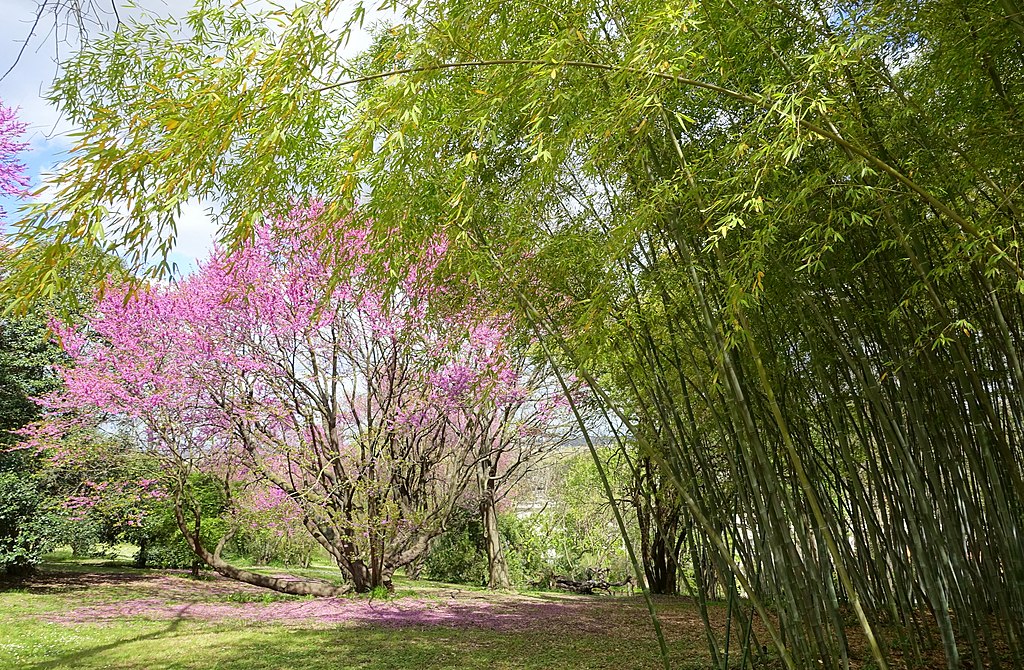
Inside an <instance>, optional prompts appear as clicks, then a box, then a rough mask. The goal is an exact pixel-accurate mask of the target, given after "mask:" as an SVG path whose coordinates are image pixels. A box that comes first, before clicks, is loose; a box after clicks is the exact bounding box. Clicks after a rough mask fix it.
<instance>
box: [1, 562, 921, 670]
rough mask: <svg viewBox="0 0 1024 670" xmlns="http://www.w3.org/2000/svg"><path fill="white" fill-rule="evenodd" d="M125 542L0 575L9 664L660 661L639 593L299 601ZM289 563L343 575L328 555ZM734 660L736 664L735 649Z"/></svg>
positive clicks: (213, 666)
mask: <svg viewBox="0 0 1024 670" xmlns="http://www.w3.org/2000/svg"><path fill="white" fill-rule="evenodd" d="M130 549H131V548H130V547H129V548H126V549H124V551H122V552H120V553H119V554H118V555H117V556H115V557H114V560H111V558H109V557H108V558H102V559H91V560H85V561H79V560H77V559H72V558H71V557H70V553H65V554H58V555H53V556H50V557H49V562H48V563H46V564H44V565H43V566H42V570H41V572H40V574H39V575H37V576H36V577H33V578H31V579H29V580H26V581H23V582H18V583H6V584H5V583H2V582H0V670H45V669H53V670H57V669H69V670H70V669H75V670H98V669H100V668H104V669H119V670H163V669H171V668H174V669H182V670H184V669H195V670H200V669H202V670H278V669H280V670H284V669H286V668H287V669H291V668H296V669H302V670H321V669H323V670H326V669H328V668H330V669H331V670H338V669H347V668H360V669H365V670H385V669H391V668H393V669H397V668H403V669H405V668H431V669H435V668H436V669H444V668H470V669H472V668H481V669H482V668H487V669H488V670H503V669H512V668H533V669H539V668H559V669H561V668H569V669H575V668H580V669H589V668H593V669H597V668H607V669H609V670H611V669H614V670H627V669H630V668H637V669H640V668H644V669H646V668H658V667H661V661H660V656H659V654H658V647H657V643H656V641H655V637H654V633H653V629H652V626H651V623H650V619H649V617H648V615H647V611H646V607H645V605H644V603H643V600H642V598H641V597H640V596H625V595H617V596H610V597H609V596H576V595H569V594H564V593H549V592H527V593H491V592H488V591H486V590H484V589H479V588H472V587H466V586H461V585H452V584H441V583H437V582H424V581H421V582H414V581H411V580H407V579H402V578H398V579H396V587H397V588H396V596H397V597H394V598H390V599H386V600H381V599H369V598H367V597H366V596H352V597H349V598H325V599H310V598H299V597H293V596H283V595H281V594H276V593H272V592H269V591H266V590H262V589H257V588H255V587H251V586H248V585H245V584H240V583H238V582H233V581H230V580H226V579H223V578H221V577H218V576H216V575H213V574H212V573H205V574H204V576H203V578H201V579H198V580H195V579H192V578H191V577H190V576H189V575H188V574H187V573H186V572H184V571H166V570H134V569H132V568H129V567H127V563H126V559H127V558H128V556H129V555H130V553H131V552H130V551H129V550H130ZM121 554H124V555H121ZM253 569H256V570H261V571H266V572H268V573H276V572H280V570H279V569H277V568H267V567H264V568H260V567H258V566H257V567H254V568H253ZM292 572H293V573H301V574H303V575H305V576H311V577H320V578H327V579H332V578H337V576H338V574H337V569H331V568H327V567H324V566H313V567H311V568H309V569H307V570H292ZM657 608H658V613H659V618H660V620H661V623H662V626H663V628H664V631H665V637H666V638H667V640H668V643H669V647H670V653H671V663H672V667H673V668H678V669H681V670H687V669H693V670H697V669H700V670H704V669H705V668H711V667H712V662H711V658H710V655H709V653H708V651H707V638H706V636H705V632H704V626H703V623H702V621H701V617H700V612H699V609H698V607H697V606H696V605H695V604H694V603H692V602H691V601H690V600H688V599H686V598H669V597H662V598H657ZM709 617H710V619H711V621H712V623H713V625H714V626H715V627H716V629H717V630H718V633H719V635H718V638H719V641H722V640H724V628H725V619H726V611H725V605H724V604H710V605H709ZM740 634H741V632H740V631H737V630H736V628H735V627H734V628H733V631H732V635H733V636H736V635H740ZM754 635H755V636H756V639H757V644H756V645H755V648H756V647H759V646H760V643H761V642H763V641H766V638H765V633H764V631H763V630H762V628H761V626H760V625H759V624H755V627H754ZM848 635H851V640H852V639H853V638H855V637H856V626H855V624H852V627H851V629H850V630H849V631H848ZM733 639H734V643H733V648H734V649H735V647H736V646H737V645H736V644H735V637H734V638H733ZM855 649H856V652H857V653H856V654H855V655H853V657H852V658H851V661H852V662H851V667H852V668H856V669H863V668H867V667H870V666H871V663H870V662H869V661H868V656H867V651H866V648H863V645H862V644H860V643H857V644H855ZM753 660H754V663H753V664H752V666H748V667H753V668H757V669H774V668H778V667H779V663H778V659H777V658H776V657H774V655H773V652H772V651H770V650H769V651H768V653H767V654H764V655H760V656H759V657H758V658H756V659H753ZM729 661H730V666H732V667H739V664H740V658H739V657H738V654H736V653H734V654H733V655H732V656H731V657H730V659H729ZM932 665H933V664H932V663H930V662H928V661H926V662H925V663H924V664H923V666H919V667H932ZM940 665H941V663H939V664H938V665H935V666H934V667H939V666H940Z"/></svg>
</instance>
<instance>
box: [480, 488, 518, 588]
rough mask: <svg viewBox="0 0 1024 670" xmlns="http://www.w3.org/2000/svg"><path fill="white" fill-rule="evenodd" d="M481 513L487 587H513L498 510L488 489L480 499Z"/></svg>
mask: <svg viewBox="0 0 1024 670" xmlns="http://www.w3.org/2000/svg"><path fill="white" fill-rule="evenodd" d="M480 514H481V517H482V520H483V526H484V545H485V546H486V548H487V587H488V588H491V589H507V588H511V586H512V580H511V579H510V578H509V574H508V560H507V559H506V558H505V550H504V547H502V546H501V534H500V533H499V532H498V510H497V509H496V508H495V505H494V496H493V492H491V491H488V492H487V494H486V495H485V496H484V497H483V499H482V500H481V501H480Z"/></svg>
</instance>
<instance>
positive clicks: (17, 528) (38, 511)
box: [0, 472, 55, 574]
mask: <svg viewBox="0 0 1024 670" xmlns="http://www.w3.org/2000/svg"><path fill="white" fill-rule="evenodd" d="M43 503H44V498H43V494H42V492H41V491H40V490H39V488H38V486H37V485H36V483H35V482H34V481H32V480H30V479H27V478H25V477H20V476H18V475H17V474H15V473H13V472H0V570H3V571H4V572H5V573H7V574H22V573H25V572H30V571H31V570H32V569H33V567H34V566H35V565H36V564H37V563H39V559H40V556H41V555H42V553H43V552H44V551H46V550H47V549H48V548H49V547H50V546H52V545H53V537H52V535H51V531H52V529H53V528H54V525H55V524H54V523H53V522H52V521H53V520H52V519H51V518H50V515H45V514H43V513H42V508H43Z"/></svg>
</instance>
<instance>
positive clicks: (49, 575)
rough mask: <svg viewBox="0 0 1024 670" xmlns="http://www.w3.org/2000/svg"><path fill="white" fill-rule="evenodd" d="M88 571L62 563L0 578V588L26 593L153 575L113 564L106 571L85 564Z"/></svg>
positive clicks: (129, 581) (82, 588)
mask: <svg viewBox="0 0 1024 670" xmlns="http://www.w3.org/2000/svg"><path fill="white" fill-rule="evenodd" d="M89 567H90V570H89V571H88V572H83V571H78V570H66V569H63V566H61V567H60V568H57V569H45V570H42V571H40V572H38V573H36V574H34V575H25V576H21V577H18V578H15V579H7V580H2V581H0V591H9V590H18V591H24V592H26V593H42V594H55V593H68V592H70V591H85V590H89V589H94V588H96V587H98V586H128V585H131V584H135V583H138V582H143V581H146V580H149V579H152V578H153V575H152V574H147V573H145V572H126V571H125V568H123V567H117V568H114V569H111V570H110V571H104V570H102V569H97V566H89Z"/></svg>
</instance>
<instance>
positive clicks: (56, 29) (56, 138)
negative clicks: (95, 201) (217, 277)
mask: <svg viewBox="0 0 1024 670" xmlns="http://www.w3.org/2000/svg"><path fill="white" fill-rule="evenodd" d="M41 1H42V0H3V10H4V17H3V18H4V20H3V21H0V74H3V73H4V72H6V71H7V70H8V68H10V67H11V66H12V65H13V69H12V70H11V71H10V72H9V73H8V74H7V75H6V76H5V77H4V78H3V80H0V101H2V102H3V104H4V105H5V106H7V107H15V108H17V109H18V110H19V113H18V116H19V118H20V120H21V121H23V122H25V123H27V124H28V130H27V132H26V134H25V136H24V138H23V141H26V142H28V143H29V148H28V149H27V150H26V152H25V153H24V155H23V156H22V157H21V159H22V162H23V163H25V165H26V167H27V168H28V169H27V172H28V175H29V178H30V179H31V180H32V188H33V189H35V188H36V187H38V186H39V185H40V184H41V183H43V180H44V179H45V175H46V174H47V173H48V172H50V171H52V170H53V168H54V167H55V166H56V165H58V164H59V162H60V161H61V158H62V155H64V153H65V152H66V151H67V150H68V149H69V148H70V147H71V140H70V138H69V135H68V134H69V133H70V132H73V131H74V128H73V127H72V126H71V125H70V124H69V123H68V122H67V121H66V120H64V119H62V118H61V117H60V114H59V112H58V110H57V109H56V108H55V107H53V106H52V105H50V104H49V103H48V102H47V101H46V100H44V98H43V96H44V95H45V94H46V91H47V89H48V88H49V85H50V82H51V81H52V80H53V78H54V76H55V75H56V74H57V69H58V60H59V59H64V58H67V57H68V56H70V55H71V54H72V53H73V51H74V49H75V46H76V45H77V35H76V33H75V31H74V30H67V29H65V28H63V27H62V26H61V25H60V24H59V22H57V21H55V16H54V14H53V13H52V12H49V11H46V12H44V13H43V14H42V15H41V20H40V21H39V24H38V26H37V27H36V30H35V33H34V34H33V33H32V25H33V21H34V20H35V18H36V15H37V13H38V11H39V2H41ZM113 1H114V2H117V3H118V5H119V6H120V9H119V10H118V14H119V16H120V17H121V19H122V20H127V19H130V18H131V17H133V16H140V15H141V14H142V11H148V12H151V13H153V14H157V15H160V16H174V17H182V16H184V15H185V14H186V13H187V12H188V10H189V9H191V7H192V2H193V0H135V1H134V2H133V3H131V4H132V5H134V6H135V7H136V9H129V8H127V7H126V5H128V4H129V3H128V2H126V1H125V0H113ZM51 2H52V0H51ZM95 2H96V4H95V7H97V8H98V9H97V12H96V15H95V17H96V18H95V20H93V21H91V22H90V25H89V26H88V28H89V32H90V34H91V35H94V36H95V35H97V34H98V33H99V32H100V31H101V30H102V29H103V28H104V26H103V25H100V24H101V23H104V22H105V23H106V24H107V25H108V26H109V25H110V23H112V21H113V14H112V12H110V10H109V7H110V3H109V1H108V0H95ZM61 4H66V3H61ZM81 4H83V5H88V4H89V0H84V1H83V2H82V3H81ZM245 4H246V6H247V7H253V8H256V9H258V8H260V7H261V6H263V7H267V6H269V3H267V2H265V0H258V1H253V0H247V1H246V3H245ZM342 11H343V14H344V13H345V12H344V9H343V10H342ZM367 14H368V20H367V21H366V22H365V25H366V26H367V27H369V26H370V25H371V24H372V23H374V22H375V21H378V20H387V19H388V18H389V17H388V16H387V15H385V14H382V13H380V12H376V13H373V12H370V11H368V12H367ZM55 24H56V25H55ZM30 35H31V37H30ZM26 38H29V42H28V45H27V47H26V48H25V49H24V51H23V52H22V54H21V58H20V59H18V53H19V51H20V50H21V48H22V44H23V43H24V42H25V40H26ZM369 44H370V37H369V34H368V33H367V32H363V33H360V34H354V35H353V36H352V39H351V40H350V42H349V45H348V47H347V49H346V50H347V51H350V52H351V54H352V55H354V54H355V53H357V52H358V51H360V50H362V49H364V48H366V47H367V46H369ZM16 60H17V63H16V64H15V61H16ZM43 197H45V195H44V196H43ZM0 206H3V208H4V209H6V210H7V212H8V218H9V219H10V220H17V217H18V214H17V207H18V203H17V202H13V201H11V200H8V199H4V198H3V197H2V196H0ZM208 210H209V203H207V204H203V203H199V202H188V203H186V204H185V206H184V207H183V211H182V216H181V218H180V220H179V221H178V233H179V234H178V244H177V246H176V247H175V249H174V252H173V253H172V254H171V257H170V260H171V261H172V262H174V263H177V265H178V267H179V269H180V271H182V272H188V271H189V270H191V269H194V268H195V265H196V262H197V261H198V260H202V259H203V258H205V257H206V255H207V254H208V253H209V252H210V250H211V248H212V246H213V242H214V239H215V237H216V233H217V230H216V226H215V224H214V222H213V220H212V219H211V218H210V216H209V215H208V213H207V212H208Z"/></svg>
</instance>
